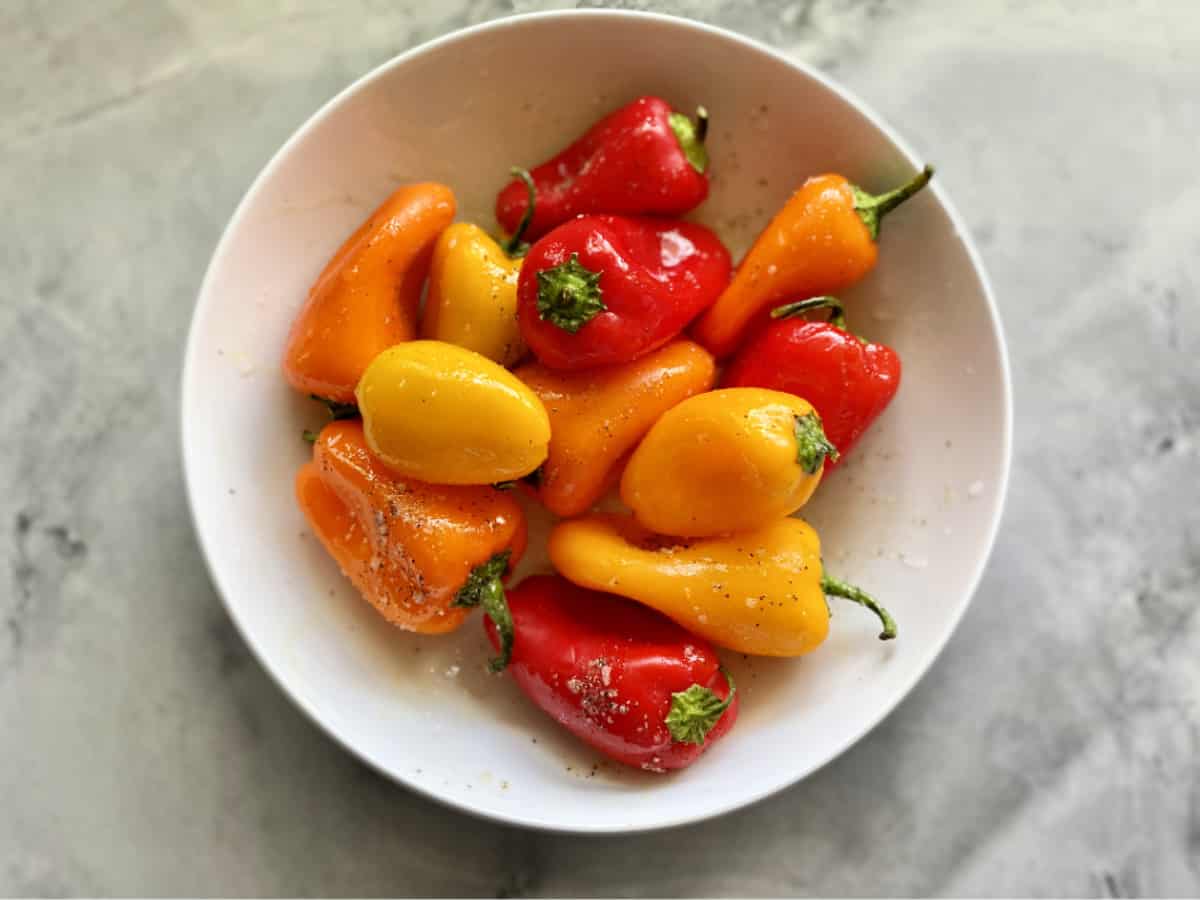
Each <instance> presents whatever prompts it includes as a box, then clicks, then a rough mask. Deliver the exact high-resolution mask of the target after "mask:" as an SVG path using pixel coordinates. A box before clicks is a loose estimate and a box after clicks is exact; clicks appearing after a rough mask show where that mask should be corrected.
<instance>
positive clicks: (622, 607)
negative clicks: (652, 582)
mask: <svg viewBox="0 0 1200 900" xmlns="http://www.w3.org/2000/svg"><path fill="white" fill-rule="evenodd" d="M508 603H509V608H510V609H511V610H512V619H513V627H514V630H515V633H516V638H515V640H514V643H513V648H512V664H511V665H510V666H509V671H510V672H511V673H512V675H513V678H514V679H515V680H516V682H517V685H518V686H519V687H520V688H521V690H522V691H523V692H524V693H525V694H526V696H528V697H529V699H531V700H532V701H533V702H534V703H535V704H536V705H537V706H538V707H539V708H540V709H542V710H543V711H545V712H546V713H548V714H549V715H550V716H551V717H552V718H553V719H554V720H555V721H557V722H558V723H559V724H560V725H563V726H564V727H565V728H566V729H567V730H568V731H570V732H571V733H572V734H574V735H575V736H576V737H578V738H580V739H581V740H583V741H585V742H586V743H588V744H590V745H591V746H593V747H595V748H596V749H597V750H599V751H601V752H602V753H604V754H606V755H607V756H610V757H612V758H613V759H616V760H618V761H620V762H623V763H626V764H627V765H631V766H637V767H639V768H642V769H645V770H647V771H651V772H666V771H668V770H671V769H682V768H683V767H684V766H687V765H690V764H691V763H693V762H695V761H696V760H697V759H698V758H699V757H700V754H702V753H703V752H704V751H705V750H707V749H708V748H709V747H711V746H712V744H713V742H714V741H716V740H717V739H719V738H720V737H722V736H723V735H725V734H726V733H727V732H728V731H729V729H730V728H732V727H733V724H734V722H735V721H736V720H737V714H738V699H737V695H736V690H735V688H734V685H733V680H732V679H731V678H730V677H729V675H728V674H727V673H725V672H724V671H723V670H722V669H721V667H720V662H719V661H718V659H717V655H716V653H715V652H714V651H713V649H712V648H711V647H709V646H708V644H707V643H706V642H705V641H703V640H701V639H700V638H697V637H695V636H694V635H691V634H688V632H687V631H685V630H684V629H682V628H680V627H679V626H678V625H676V624H675V623H674V622H672V621H671V620H670V619H667V618H665V617H664V616H661V615H659V614H658V613H656V612H654V611H653V610H650V609H647V608H646V607H644V606H641V605H639V604H637V603H630V602H629V601H628V600H625V599H623V598H621V597H614V596H612V595H611V594H602V593H600V592H598V591H589V590H586V589H584V588H581V587H577V586H576V585H574V584H571V582H569V581H566V580H565V579H563V578H559V577H557V576H554V575H535V576H533V577H531V578H526V579H525V580H524V581H522V582H521V583H520V584H519V585H517V586H516V587H515V588H514V589H513V590H512V591H510V592H509V595H508ZM484 624H485V627H486V628H487V633H488V637H489V638H491V641H492V644H493V646H497V647H498V646H500V643H501V641H500V636H499V634H498V633H497V630H496V627H495V625H494V624H493V623H491V622H486V621H485V623H484Z"/></svg>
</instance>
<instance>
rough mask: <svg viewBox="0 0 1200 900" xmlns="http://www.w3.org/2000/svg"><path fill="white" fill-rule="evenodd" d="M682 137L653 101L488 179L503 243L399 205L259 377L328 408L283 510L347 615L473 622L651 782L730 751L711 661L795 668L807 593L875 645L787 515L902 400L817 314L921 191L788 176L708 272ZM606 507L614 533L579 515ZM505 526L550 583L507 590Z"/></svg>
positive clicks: (535, 580)
mask: <svg viewBox="0 0 1200 900" xmlns="http://www.w3.org/2000/svg"><path fill="white" fill-rule="evenodd" d="M707 125H708V117H707V114H706V112H705V111H704V110H703V108H701V109H700V110H698V111H697V114H696V116H695V117H694V118H693V117H690V116H688V115H686V114H684V113H680V112H677V111H675V110H673V109H672V108H671V107H670V106H669V105H668V103H667V102H666V101H664V100H662V99H660V98H657V97H641V98H639V99H637V100H634V101H633V102H632V103H630V104H628V105H626V106H624V107H622V108H620V109H618V110H616V111H614V112H612V113H611V114H609V115H608V116H606V117H605V118H603V119H602V120H601V121H599V122H597V123H596V124H594V125H593V126H592V127H591V128H590V129H589V130H588V131H587V132H586V133H584V134H583V135H582V136H581V137H579V138H578V140H576V141H575V142H573V143H572V144H571V145H570V146H568V147H566V148H565V149H564V150H563V151H562V152H561V153H559V154H558V155H556V156H554V157H553V158H551V159H549V160H547V161H545V162H544V163H542V164H541V165H538V166H535V167H533V168H532V169H530V170H525V169H521V168H514V169H513V170H512V172H511V174H512V180H511V181H510V182H509V183H508V184H506V185H505V186H504V187H503V189H502V190H501V191H500V192H499V195H498V196H497V199H496V217H497V219H498V221H499V222H500V224H501V226H502V227H503V228H504V229H505V232H506V233H507V235H508V236H507V237H506V238H503V239H496V238H493V237H492V236H491V235H489V234H488V232H486V231H485V230H484V229H483V228H481V227H479V226H478V225H475V224H470V223H454V221H453V220H454V217H455V212H456V206H455V198H454V194H453V192H452V191H451V189H450V188H448V187H446V186H445V185H441V184H433V183H425V184H410V185H405V186H403V187H401V188H399V189H398V190H396V191H395V192H394V193H393V194H392V195H391V196H390V197H388V198H387V200H385V201H384V203H383V204H382V205H381V206H380V207H379V208H378V209H377V210H376V211H375V212H374V213H373V214H372V215H371V216H370V217H369V218H368V219H367V220H366V221H365V222H364V223H363V224H362V225H361V226H360V227H359V228H358V229H357V230H356V231H355V232H354V233H353V234H352V235H350V236H349V237H348V238H347V239H346V241H345V242H344V243H343V244H342V246H341V247H340V248H339V249H338V250H337V252H336V253H335V254H334V255H333V257H332V259H331V260H330V261H329V263H328V264H327V265H326V267H325V269H324V270H323V271H322V272H321V274H320V276H319V277H318V278H317V280H316V282H315V283H314V284H313V286H312V289H311V290H310V292H309V295H308V298H307V300H306V301H305V303H304V305H303V308H302V309H301V311H300V314H299V316H298V317H297V319H296V321H295V323H294V325H293V327H292V330H291V333H290V335H289V337H288V340H287V346H286V349H285V353H284V361H283V372H284V375H285V377H286V379H287V381H288V383H289V384H290V385H291V386H292V387H294V388H295V389H296V390H298V391H301V392H303V393H304V394H307V395H311V396H312V397H314V399H317V400H319V401H321V402H322V403H324V404H325V405H326V406H327V407H328V410H329V413H330V421H329V422H328V424H326V425H325V427H324V428H323V429H321V431H320V432H319V433H315V434H314V433H311V432H306V434H305V436H306V438H307V439H308V440H309V441H310V442H311V443H312V458H311V460H310V461H308V462H306V463H305V464H304V465H303V467H302V468H301V469H300V471H299V473H298V475H297V476H296V496H297V499H298V502H299V505H300V508H301V510H302V511H303V513H304V515H305V516H306V518H307V520H308V522H309V524H310V526H311V528H312V530H313V532H314V533H315V534H316V536H317V537H318V538H319V539H320V541H321V543H322V544H323V545H324V546H325V548H326V549H327V550H328V552H329V553H330V555H331V556H332V557H333V558H334V560H336V562H337V564H338V565H339V566H340V568H341V569H342V571H343V572H344V574H345V575H346V577H347V578H349V579H350V581H351V582H352V583H353V584H354V586H355V587H356V588H357V589H358V591H359V592H360V593H361V594H362V596H363V597H364V598H365V599H366V600H367V601H368V602H369V603H370V604H371V605H373V606H374V607H375V609H376V610H377V611H378V612H379V613H380V615H382V616H383V617H384V618H385V619H386V620H387V621H388V622H391V623H392V624H394V625H396V626H398V627H400V628H403V629H406V630H410V631H415V632H421V633H424V634H438V633H444V632H448V631H452V630H454V629H456V628H458V627H459V626H460V625H461V624H462V623H463V621H464V620H465V619H466V618H467V616H468V615H469V613H470V610H471V609H472V608H473V607H476V606H478V607H482V609H483V611H484V613H485V617H484V623H485V627H486V633H487V636H488V638H489V640H490V641H491V643H492V645H493V647H494V650H495V654H496V655H495V656H494V658H492V659H491V660H490V665H491V667H492V669H493V670H495V671H502V670H507V671H508V672H510V673H511V675H512V677H513V678H514V679H515V681H516V683H517V685H518V686H519V687H520V689H521V690H522V691H523V692H524V693H525V694H526V695H527V696H528V697H529V698H530V699H531V700H532V701H533V702H534V703H536V704H537V705H538V706H539V707H540V708H542V709H543V710H544V711H545V712H547V713H548V714H549V715H550V716H551V717H552V718H553V719H554V720H555V721H557V722H559V723H560V724H561V725H562V726H564V727H565V728H567V729H568V730H569V731H571V732H572V733H573V734H575V735H576V736H578V737H579V738H580V739H582V740H583V741H585V742H587V743H588V744H590V745H592V746H593V747H595V748H596V749H597V750H599V751H600V752H602V753H604V754H606V755H608V756H609V757H611V758H613V759H616V760H619V761H620V762H623V763H627V764H629V765H633V766H637V767H640V768H642V769H646V770H648V771H654V772H666V771H669V770H672V769H678V768H682V767H684V766H687V765H689V764H691V763H692V762H694V761H695V760H696V759H697V758H699V756H700V755H701V754H702V753H703V752H704V751H705V750H707V749H708V748H709V747H710V746H712V744H713V743H714V742H715V741H716V740H717V739H718V738H720V737H721V736H722V735H724V734H725V733H726V732H728V731H729V729H730V728H732V727H733V725H734V723H735V721H736V718H737V714H738V707H739V703H740V698H739V696H738V692H737V688H736V686H735V684H734V681H733V678H732V677H731V676H730V674H729V673H728V672H727V671H726V670H725V669H724V668H723V667H722V665H721V663H720V659H719V657H718V655H717V648H724V649H726V650H730V651H735V652H738V653H745V654H753V655H759V656H782V657H787V656H798V655H800V654H805V653H809V652H811V651H813V650H815V649H816V648H817V647H819V646H820V645H821V643H822V642H823V641H824V640H825V638H826V636H827V634H828V631H829V622H830V611H829V606H828V600H827V598H828V597H830V596H833V597H841V598H845V599H847V600H850V601H852V602H854V603H857V604H860V605H862V606H864V607H866V608H867V609H869V610H871V611H872V612H873V613H874V614H875V615H877V616H878V618H879V620H880V622H881V632H880V635H879V636H880V638H882V639H884V640H888V639H892V638H894V637H895V636H896V625H895V622H894V621H893V620H892V618H891V616H890V615H889V614H888V612H887V611H886V610H885V609H884V608H883V607H882V606H881V605H880V604H879V603H878V602H877V601H876V600H875V599H874V598H873V597H872V596H870V595H869V594H868V593H866V592H865V591H863V590H862V589H860V588H858V587H856V586H854V585H852V584H848V583H846V582H844V581H841V580H840V579H838V578H835V577H833V576H832V575H830V574H829V573H827V572H825V571H824V568H823V566H822V561H821V545H820V540H819V538H818V536H817V533H816V531H814V530H813V528H812V527H811V526H810V525H808V524H807V523H806V522H804V521H803V520H801V519H799V518H795V517H794V516H793V514H794V513H795V512H796V511H797V510H799V509H800V508H801V507H803V506H804V505H805V503H807V502H808V500H809V498H810V497H811V496H812V495H813V493H814V491H816V490H817V488H818V486H819V484H820V482H821V480H822V478H823V477H825V476H826V475H827V474H828V473H829V472H830V471H832V470H833V469H834V468H835V467H836V466H837V465H839V464H840V463H841V462H842V461H843V460H845V458H846V457H847V455H848V454H849V453H850V452H851V450H852V449H853V447H854V446H855V444H856V443H857V442H858V441H859V439H860V438H861V437H862V435H863V433H864V432H865V431H866V430H867V428H868V427H869V426H870V425H871V423H872V422H873V421H875V419H877V418H878V417H879V416H880V414H882V413H883V411H884V409H885V408H886V407H887V406H888V404H889V403H890V401H891V400H892V398H893V396H894V395H895V393H896V390H897V388H898V387H899V384H900V359H899V357H898V356H897V354H896V353H895V351H894V350H892V349H891V348H889V347H886V346H884V345H882V344H876V343H871V342H869V341H868V340H866V339H864V338H862V337H860V336H859V335H857V334H855V333H854V332H852V331H850V330H849V328H848V326H847V324H846V318H845V312H844V310H843V307H842V304H841V303H840V302H839V301H838V300H837V299H836V298H835V295H836V294H838V293H839V292H841V291H843V290H845V289H846V288H848V287H850V286H851V285H853V284H855V283H856V282H858V281H859V280H860V279H862V278H863V277H864V276H866V275H867V274H868V273H869V272H870V271H871V270H872V269H873V268H874V266H875V264H876V262H877V258H878V253H879V250H878V245H877V239H878V236H879V228H880V222H881V221H882V219H883V217H884V216H885V215H886V214H887V213H888V212H890V211H891V210H893V209H895V208H896V207H897V206H899V205H900V203H902V202H903V201H904V200H906V199H907V198H908V197H910V196H912V195H913V194H915V193H916V192H917V191H919V190H920V189H921V188H922V187H923V186H924V185H925V184H926V183H927V182H928V181H929V179H930V177H931V176H932V170H931V169H930V168H928V167H927V168H925V169H924V170H923V171H921V172H920V173H918V174H917V175H916V176H915V177H913V178H912V180H910V181H909V182H908V183H906V184H904V185H902V186H900V187H898V188H896V189H894V190H891V191H888V192H886V193H883V194H878V195H873V194H869V193H867V192H866V191H864V190H863V189H862V188H860V187H858V186H857V185H855V184H852V183H851V182H849V181H848V180H847V179H845V178H844V177H842V176H840V175H817V176H815V177H812V178H809V179H808V180H807V181H805V182H804V183H803V184H802V185H801V186H800V187H799V188H798V189H797V190H796V192H795V193H794V194H793V195H792V196H791V197H790V198H789V199H788V200H787V201H786V203H785V204H784V205H783V207H782V208H781V209H780V211H779V212H778V213H777V214H776V215H775V217H774V218H773V219H772V220H771V221H770V222H769V223H768V224H767V225H766V227H765V228H764V229H763V231H762V233H761V234H760V235H759V236H758V238H757V240H756V241H755V242H754V244H753V246H752V247H751V248H750V250H749V251H748V252H747V253H746V255H745V256H744V257H743V258H742V260H741V261H740V262H739V263H738V264H737V266H736V267H735V266H734V265H733V263H732V260H731V258H730V254H729V252H728V250H726V248H725V246H724V245H723V244H722V242H721V240H720V238H719V237H718V236H717V235H716V234H715V233H714V232H713V231H711V230H710V229H708V228H706V227H705V226H703V225H700V224H697V223H696V222H693V221H685V220H683V219H682V218H681V217H682V216H684V215H686V214H687V213H690V212H691V211H692V210H694V209H695V208H696V207H697V206H698V205H699V204H700V203H702V202H703V201H704V199H705V198H706V197H707V195H708V190H709V158H708V150H707V148H706V137H707V132H708V128H707ZM422 297H424V300H423V301H422ZM613 492H615V493H616V494H618V495H619V498H620V500H621V503H622V505H623V507H624V509H623V511H621V512H611V511H610V512H597V511H595V507H596V504H597V502H598V501H600V500H601V498H603V497H605V496H606V495H609V494H611V493H613ZM528 503H540V504H542V505H544V506H545V507H546V508H547V509H548V510H549V511H550V512H551V513H553V514H554V515H555V516H557V517H558V522H557V524H556V525H555V526H554V528H553V530H552V532H551V534H550V538H549V547H548V550H549V556H550V559H551V561H552V563H553V565H554V568H555V570H556V573H555V574H549V573H547V574H538V575H533V576H530V577H528V578H526V579H524V580H523V581H521V582H520V583H519V584H516V585H515V586H509V585H508V584H507V582H508V581H510V580H511V576H512V573H513V570H514V567H515V566H516V565H517V563H518V562H519V560H520V558H521V555H522V553H523V551H524V549H525V544H526V523H525V508H526V504H528Z"/></svg>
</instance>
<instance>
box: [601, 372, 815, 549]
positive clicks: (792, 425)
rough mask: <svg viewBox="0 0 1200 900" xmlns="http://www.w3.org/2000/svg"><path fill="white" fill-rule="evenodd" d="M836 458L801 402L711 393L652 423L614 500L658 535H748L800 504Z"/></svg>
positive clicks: (738, 391)
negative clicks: (830, 458) (618, 497)
mask: <svg viewBox="0 0 1200 900" xmlns="http://www.w3.org/2000/svg"><path fill="white" fill-rule="evenodd" d="M836 452H837V451H836V450H835V449H834V446H833V445H832V444H831V443H829V441H828V440H826V438H825V435H824V433H823V431H822V429H821V420H820V418H819V417H818V416H817V415H816V414H815V413H814V412H813V408H812V407H811V406H810V405H809V404H808V403H807V402H806V401H805V400H802V399H800V398H799V397H795V396H793V395H791V394H785V393H782V392H780V391H769V390H764V389H762V388H746V387H742V388H726V389H723V390H719V391H709V392H707V393H704V394H698V395H697V396H695V397H691V398H690V399H688V400H685V401H683V402H682V403H680V404H679V405H678V406H676V407H674V408H673V409H671V410H670V411H668V412H666V413H664V414H663V416H662V417H661V418H660V419H659V420H658V421H657V422H655V423H654V427H653V428H651V429H650V432H649V433H648V434H647V435H646V437H645V439H644V440H643V441H642V442H641V443H640V444H639V445H638V448H637V450H635V451H634V453H633V456H632V457H630V459H629V465H627V466H626V467H625V474H624V476H623V477H622V478H621V499H622V500H623V501H624V502H625V505H626V506H628V507H629V508H630V509H631V510H633V514H634V516H636V518H637V520H638V521H639V522H640V523H641V524H642V525H644V526H645V527H646V528H649V529H650V530H652V531H656V532H658V533H660V534H669V535H675V536H678V537H710V536H713V535H717V534H728V533H730V532H735V531H750V530H753V529H755V528H761V527H763V526H765V525H767V524H768V523H770V522H772V521H774V520H775V519H779V518H781V517H783V516H786V515H790V514H791V513H793V512H795V511H796V510H798V509H799V508H800V507H802V506H803V505H804V504H805V503H807V502H808V499H809V497H811V496H812V494H813V491H815V490H816V489H817V485H818V484H820V483H821V473H822V470H823V467H824V463H825V459H826V457H827V456H830V455H836Z"/></svg>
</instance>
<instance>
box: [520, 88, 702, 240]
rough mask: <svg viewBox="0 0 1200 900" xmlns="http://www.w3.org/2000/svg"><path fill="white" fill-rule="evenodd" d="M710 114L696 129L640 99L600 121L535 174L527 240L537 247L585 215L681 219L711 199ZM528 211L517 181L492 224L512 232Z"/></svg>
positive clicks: (651, 100)
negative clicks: (550, 233) (537, 242)
mask: <svg viewBox="0 0 1200 900" xmlns="http://www.w3.org/2000/svg"><path fill="white" fill-rule="evenodd" d="M706 115H707V114H705V113H704V112H703V110H701V113H700V115H699V118H698V121H697V122H692V121H691V120H690V119H689V118H688V117H687V116H685V115H683V114H681V113H675V112H672V111H671V107H670V106H669V105H668V104H667V102H666V101H665V100H662V99H660V98H658V97H640V98H639V99H637V100H634V101H633V102H632V103H630V104H628V105H627V106H623V107H621V108H620V109H618V110H616V111H615V112H612V113H610V114H609V115H607V116H605V117H604V118H603V119H601V120H600V121H599V122H597V123H596V124H595V125H593V126H592V127H591V128H590V129H588V131H587V132H586V133H585V134H584V135H583V136H582V137H580V138H579V139H578V140H576V141H575V142H574V143H573V144H571V145H570V146H569V147H567V148H566V149H565V150H563V151H562V152H561V153H559V154H558V155H557V156H555V157H553V158H552V159H549V160H547V161H546V162H544V163H542V164H541V165H540V166H537V167H536V168H534V169H533V170H532V173H531V174H532V176H533V181H534V184H535V185H536V187H537V204H536V206H535V209H534V214H533V221H532V222H531V223H530V226H529V230H528V232H527V236H528V238H529V240H531V241H532V240H537V239H538V238H539V237H541V236H542V235H544V234H546V233H547V232H548V231H550V230H551V229H552V228H554V227H556V226H558V225H561V224H562V223H563V222H566V221H567V220H568V219H573V218H574V217H575V216H577V215H580V214H585V213H621V214H625V215H658V216H681V215H683V214H684V213H686V212H688V211H689V210H692V209H694V208H695V207H697V206H699V205H700V203H701V202H702V201H703V200H704V198H705V197H707V196H708V177H707V176H706V175H705V171H706V169H707V168H708V154H707V152H706V151H705V149H704V136H705V132H706V131H707V117H706ZM528 206H529V198H528V195H527V192H526V190H525V188H524V187H523V186H522V184H521V182H520V181H519V180H517V179H514V180H513V181H511V182H509V183H508V185H506V186H505V188H504V189H503V190H502V191H501V192H500V194H499V196H498V197H497V198H496V219H497V220H498V221H499V222H500V224H501V225H502V226H503V227H504V229H505V230H506V231H508V232H510V233H511V232H513V231H515V230H516V229H517V227H518V223H519V222H520V219H521V217H522V216H523V215H524V214H525V212H526V210H527V209H528Z"/></svg>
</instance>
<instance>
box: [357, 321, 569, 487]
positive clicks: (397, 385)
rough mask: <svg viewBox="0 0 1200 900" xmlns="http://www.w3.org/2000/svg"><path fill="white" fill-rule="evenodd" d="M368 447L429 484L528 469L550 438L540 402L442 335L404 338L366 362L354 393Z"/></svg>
mask: <svg viewBox="0 0 1200 900" xmlns="http://www.w3.org/2000/svg"><path fill="white" fill-rule="evenodd" d="M355 394H356V396H357V398H358V408H359V410H360V411H361V412H362V417H363V428H364V429H365V431H366V438H367V443H368V444H369V445H370V447H371V450H372V451H373V452H374V453H375V454H376V455H377V456H379V458H380V459H382V460H383V461H384V463H386V464H387V465H388V467H390V468H391V469H393V470H394V471H396V472H399V473H400V474H401V475H406V476H408V477H409V478H417V479H420V480H421V481H427V482H429V483H430V484H494V483H495V482H498V481H509V480H512V479H515V478H521V477H522V476H524V475H528V474H529V473H530V472H532V471H533V470H534V469H536V468H537V467H538V466H540V465H541V464H542V461H543V460H544V459H545V458H546V450H547V446H548V445H549V443H550V419H549V417H548V416H547V415H546V408H545V407H544V406H542V401H541V400H539V399H538V398H537V395H536V394H534V393H533V391H531V390H530V389H529V388H527V387H526V386H525V385H524V384H522V383H521V382H520V381H518V380H517V378H516V376H515V375H513V374H512V373H511V372H509V371H508V370H507V369H505V368H504V367H502V366H500V365H498V364H497V363H494V362H492V361H491V360H490V359H488V358H487V357H484V356H480V355H479V354H478V353H475V352H473V351H471V350H467V349H464V348H463V347H458V346H455V345H454V344H447V343H444V342H442V341H408V342H407V343H403V344H397V345H396V346H394V347H391V348H389V349H387V350H384V351H383V352H382V353H380V354H379V355H378V356H377V357H375V359H374V361H373V362H372V363H371V364H370V365H369V366H367V371H366V372H364V373H363V376H362V380H360V381H359V383H358V390H357V391H356V392H355Z"/></svg>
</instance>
